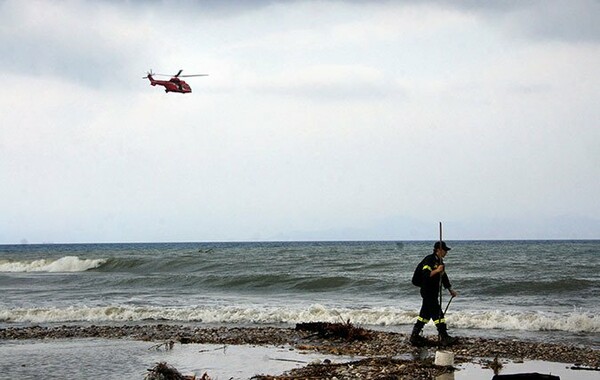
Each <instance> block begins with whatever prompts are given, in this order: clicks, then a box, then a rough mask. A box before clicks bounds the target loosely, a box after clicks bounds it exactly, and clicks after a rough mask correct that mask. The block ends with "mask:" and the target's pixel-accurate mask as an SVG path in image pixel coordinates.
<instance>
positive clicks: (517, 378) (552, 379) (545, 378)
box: [492, 372, 560, 380]
mask: <svg viewBox="0 0 600 380" xmlns="http://www.w3.org/2000/svg"><path fill="white" fill-rule="evenodd" d="M492 380H560V377H559V376H554V375H544V374H540V373H537V372H533V373H515V374H511V375H495V376H494V377H492Z"/></svg>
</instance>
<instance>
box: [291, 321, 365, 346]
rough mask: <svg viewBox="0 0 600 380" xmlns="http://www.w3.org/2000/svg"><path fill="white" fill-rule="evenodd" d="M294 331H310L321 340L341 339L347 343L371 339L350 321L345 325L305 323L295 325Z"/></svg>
mask: <svg viewBox="0 0 600 380" xmlns="http://www.w3.org/2000/svg"><path fill="white" fill-rule="evenodd" d="M296 331H311V332H314V333H316V334H315V335H318V336H320V337H321V338H342V339H345V340H347V341H355V340H360V341H365V340H370V339H371V334H370V333H369V332H368V331H367V330H365V329H363V328H361V327H355V326H354V325H353V324H352V323H350V320H348V321H347V322H345V323H329V322H306V323H297V324H296Z"/></svg>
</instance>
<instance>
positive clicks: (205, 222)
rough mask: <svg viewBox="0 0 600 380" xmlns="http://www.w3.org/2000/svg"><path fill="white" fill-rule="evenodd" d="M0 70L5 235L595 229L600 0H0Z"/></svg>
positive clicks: (82, 238) (502, 233)
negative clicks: (182, 89)
mask: <svg viewBox="0 0 600 380" xmlns="http://www.w3.org/2000/svg"><path fill="white" fill-rule="evenodd" d="M149 69H152V70H153V71H155V72H159V73H165V74H175V73H176V72H177V71H178V70H179V69H183V70H184V71H183V74H204V73H206V74H209V76H208V77H199V78H188V80H187V81H188V83H189V84H190V85H191V86H192V89H193V92H192V93H191V94H177V93H168V94H167V93H165V92H164V91H163V88H162V87H158V86H157V87H151V86H150V85H149V82H148V81H147V80H144V79H142V77H143V76H144V75H145V74H146V71H147V70H149ZM0 72H1V74H0V75H1V78H2V81H1V86H0V243H7V244H9V243H19V242H29V243H41V242H56V243H59V242H146V241H148V242H152V241H240V240H242V241H245V240H338V239H339V240H380V239H385V240H388V239H390V240H421V239H430V240H435V239H436V237H437V229H438V222H440V221H441V222H443V223H444V233H445V238H446V239H447V240H460V239H523V238H524V239H561V238H587V239H590V238H600V216H599V215H600V198H599V194H600V125H599V124H600V106H599V99H600V2H599V1H597V0H565V1H533V0H532V1H502V2H479V1H467V0H465V1H450V0H448V1H444V0H438V1H433V0H432V1H408V0H407V1H357V0H355V1H350V0H348V1H341V0H340V1H258V0H257V1H241V0H240V1H216V0H215V1H20V0H14V1H11V0H8V1H7V0H0Z"/></svg>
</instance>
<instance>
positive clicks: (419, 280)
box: [412, 259, 425, 288]
mask: <svg viewBox="0 0 600 380" xmlns="http://www.w3.org/2000/svg"><path fill="white" fill-rule="evenodd" d="M423 262H425V259H423V260H421V262H420V263H419V265H417V267H416V268H415V272H414V273H413V276H412V284H413V285H414V286H418V287H419V288H420V287H421V286H422V285H423Z"/></svg>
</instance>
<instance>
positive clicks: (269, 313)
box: [0, 305, 600, 333]
mask: <svg viewBox="0 0 600 380" xmlns="http://www.w3.org/2000/svg"><path fill="white" fill-rule="evenodd" d="M415 318H416V313H415V312H413V311H410V312H409V311H402V310H397V309H392V308H377V309H360V310H353V309H331V308H327V307H325V306H322V305H312V306H310V307H307V308H299V309H289V308H278V307H259V306H251V307H233V306H230V307H222V306H221V307H200V306H195V307H158V306H129V305H114V306H101V307H86V306H83V307H75V306H73V307H67V308H32V309H12V310H10V309H9V310H0V322H20V323H23V322H25V323H27V322H29V323H46V322H111V321H112V322H122V321H144V320H170V321H181V322H204V323H241V324H244V323H257V324H264V323H288V324H295V323H300V322H317V321H322V322H344V321H347V320H348V319H349V320H350V321H351V322H352V323H354V324H356V325H362V326H397V325H407V324H412V323H414V321H415ZM447 321H448V323H449V324H450V325H451V326H452V327H456V328H465V329H471V328H475V329H501V330H522V331H547V330H554V331H568V332H579V333H580V332H587V333H598V332H600V318H599V317H597V316H596V315H593V314H591V313H585V312H580V311H573V312H572V313H569V314H566V315H563V314H547V313H533V312H527V313H526V312H507V311H470V312H455V313H452V315H449V316H448V318H447Z"/></svg>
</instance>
